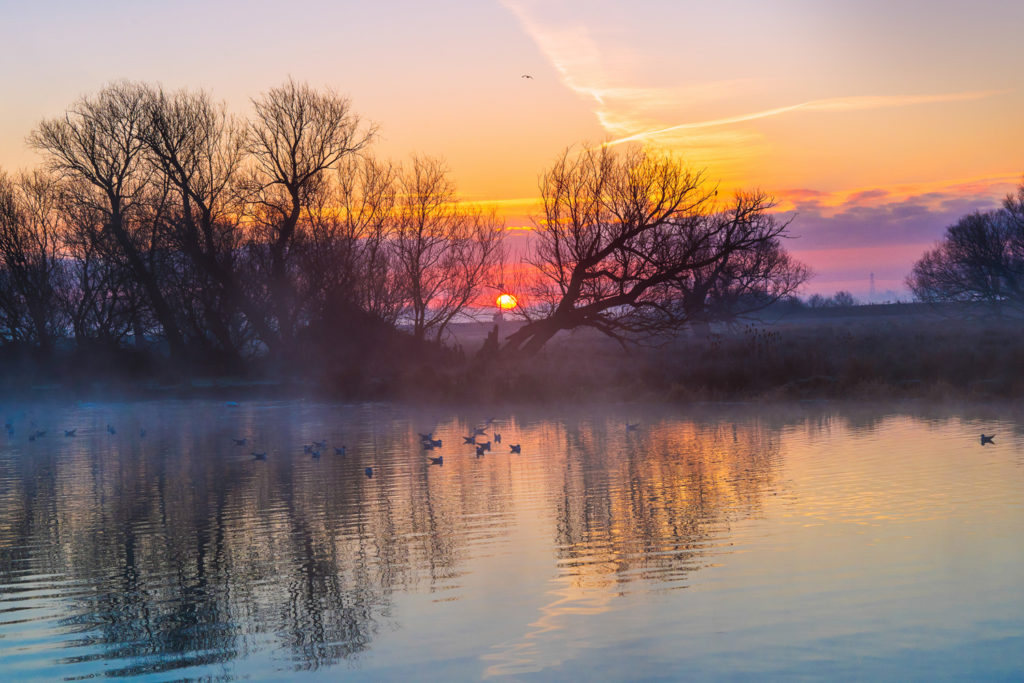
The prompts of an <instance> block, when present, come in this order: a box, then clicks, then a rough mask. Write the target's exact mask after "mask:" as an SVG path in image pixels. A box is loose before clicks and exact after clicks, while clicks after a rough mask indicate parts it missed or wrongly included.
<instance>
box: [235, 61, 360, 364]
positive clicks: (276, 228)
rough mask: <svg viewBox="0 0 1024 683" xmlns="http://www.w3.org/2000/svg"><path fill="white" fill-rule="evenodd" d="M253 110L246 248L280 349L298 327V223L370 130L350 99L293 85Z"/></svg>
mask: <svg viewBox="0 0 1024 683" xmlns="http://www.w3.org/2000/svg"><path fill="white" fill-rule="evenodd" d="M253 104H254V107H255V119H254V120H253V121H252V122H251V123H250V125H249V128H248V151H249V153H250V154H251V157H252V160H253V162H254V164H255V174H254V176H253V187H252V190H253V193H252V198H251V201H252V202H253V205H254V207H255V208H256V214H255V218H256V220H255V223H256V226H257V228H258V229H257V231H256V232H255V234H254V236H253V239H254V241H253V242H252V243H251V245H252V246H253V251H254V253H255V254H256V256H257V257H259V260H260V262H261V263H262V269H263V273H262V276H263V277H264V278H265V279H266V287H267V294H268V296H269V300H270V303H271V306H272V309H273V313H274V316H275V318H276V325H277V335H278V337H279V340H278V343H279V344H280V343H281V342H283V341H285V340H290V339H291V338H293V337H294V334H295V331H296V328H297V326H298V325H299V324H300V322H301V321H300V320H299V303H300V302H299V301H298V299H297V296H298V291H297V287H296V285H295V279H296V277H297V276H298V274H297V273H295V272H289V266H290V264H291V261H292V258H291V257H292V250H293V248H294V247H296V246H297V243H299V242H301V239H302V238H304V237H305V235H303V234H302V230H301V229H300V228H301V224H302V221H303V220H304V219H306V220H307V221H308V218H309V209H310V207H311V206H312V205H314V204H316V203H317V202H318V200H317V199H316V197H317V196H318V195H320V194H321V193H323V192H325V191H326V189H327V185H328V182H329V178H328V171H330V169H332V168H334V167H335V165H336V164H338V163H339V162H340V161H341V160H343V159H344V158H346V157H347V156H349V155H352V154H356V153H358V152H359V151H360V150H362V149H363V148H364V147H366V145H367V144H369V142H370V140H371V139H372V138H373V136H374V134H375V129H374V127H372V126H370V127H365V126H363V125H362V124H361V122H360V119H359V117H358V116H357V115H355V114H354V113H353V112H352V108H351V105H350V103H349V100H348V99H347V98H344V97H341V96H339V95H336V94H335V93H333V92H330V91H328V92H325V93H322V92H318V91H316V90H314V89H313V88H311V87H310V86H308V85H306V84H300V83H296V82H295V81H292V80H289V81H288V82H287V83H285V84H284V85H282V86H280V87H278V88H274V89H272V90H269V91H268V92H266V93H265V94H264V95H262V96H261V97H260V98H259V99H257V100H255V101H254V103H253ZM304 214H305V215H304Z"/></svg>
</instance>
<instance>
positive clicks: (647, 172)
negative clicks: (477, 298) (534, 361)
mask: <svg viewBox="0 0 1024 683" xmlns="http://www.w3.org/2000/svg"><path fill="white" fill-rule="evenodd" d="M716 194H717V191H715V190H714V189H713V188H709V187H708V186H707V184H706V183H705V181H704V178H703V175H702V174H700V173H691V172H690V171H688V170H687V169H686V168H685V167H684V166H683V165H682V164H681V163H680V162H678V161H677V160H675V159H673V158H671V157H668V156H661V155H657V154H653V153H649V152H645V151H641V150H635V149H634V150H631V151H629V152H626V153H625V154H623V155H621V156H620V155H618V154H616V153H615V152H614V151H612V150H611V149H610V148H607V147H601V148H599V149H587V150H584V151H582V152H580V153H579V154H577V155H576V156H571V155H570V153H569V152H566V153H565V154H563V155H562V157H561V158H559V159H558V161H557V162H556V163H555V164H554V166H553V167H552V168H551V169H550V170H549V171H548V172H547V173H546V174H545V175H544V177H543V178H542V181H541V196H542V199H543V203H544V213H543V215H542V216H541V218H540V219H539V220H537V221H536V245H537V247H536V257H535V258H534V259H532V261H531V263H532V264H533V265H534V266H535V267H536V269H537V271H538V273H539V280H538V282H537V284H536V285H535V286H534V287H533V288H532V291H531V292H530V293H529V294H530V296H529V299H530V301H531V305H530V306H524V307H523V308H522V312H521V314H522V315H524V316H525V317H526V318H527V324H526V325H524V326H523V327H521V328H520V329H519V330H517V331H516V332H514V333H513V334H512V335H510V336H509V338H508V340H507V341H506V344H505V347H504V348H505V350H506V351H508V352H524V353H533V352H536V351H537V350H539V349H540V348H541V347H542V346H543V345H544V344H545V343H546V342H547V341H548V340H549V339H550V338H551V337H552V336H554V335H555V334H556V333H557V332H559V331H560V330H567V329H573V328H577V327H592V328H595V329H597V330H599V331H601V332H603V333H604V334H607V335H609V336H611V337H613V338H615V339H617V340H619V341H620V342H622V343H625V342H626V341H627V340H629V339H638V338H645V337H647V338H649V337H651V336H663V335H667V334H670V333H672V332H674V331H677V330H679V329H680V328H682V327H683V326H685V325H687V324H689V323H691V322H696V321H707V320H709V319H712V318H716V317H718V316H722V315H727V314H729V315H731V311H732V310H735V309H732V306H733V305H734V304H736V303H738V302H740V301H742V302H743V307H744V309H745V310H748V311H749V310H753V309H754V308H756V307H757V306H759V305H767V303H770V301H771V300H774V299H776V298H778V297H780V296H783V295H785V294H787V293H789V292H791V291H793V290H795V288H796V287H797V286H798V285H799V284H800V283H801V282H802V281H803V279H805V277H806V269H803V267H802V266H799V265H798V264H796V263H795V262H793V261H792V260H790V259H789V258H788V257H786V258H780V255H781V254H782V252H781V251H780V249H781V248H780V246H779V240H780V239H781V238H782V237H784V236H785V235H786V228H787V224H786V223H785V222H779V221H777V220H776V219H775V218H774V217H773V216H772V215H771V214H770V213H769V211H768V210H769V209H770V207H771V202H770V201H769V200H768V199H767V198H766V197H764V196H763V195H760V194H740V195H737V197H736V198H735V201H734V203H733V205H732V206H731V207H730V208H729V209H727V210H724V211H722V210H719V209H718V208H717V206H716V204H715V196H716ZM755 291H756V292H758V293H759V294H761V295H766V296H762V297H761V301H760V302H757V297H747V296H746V294H749V293H751V292H755ZM755 302H757V303H755ZM726 312H728V313H726Z"/></svg>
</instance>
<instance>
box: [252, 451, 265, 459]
mask: <svg viewBox="0 0 1024 683" xmlns="http://www.w3.org/2000/svg"><path fill="white" fill-rule="evenodd" d="M252 457H253V458H254V459H256V460H266V459H267V452H266V451H264V452H262V453H257V452H256V451H253V452H252Z"/></svg>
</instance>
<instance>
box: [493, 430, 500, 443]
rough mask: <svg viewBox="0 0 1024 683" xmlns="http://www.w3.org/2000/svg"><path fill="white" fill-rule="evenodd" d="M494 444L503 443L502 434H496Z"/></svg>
mask: <svg viewBox="0 0 1024 683" xmlns="http://www.w3.org/2000/svg"><path fill="white" fill-rule="evenodd" d="M494 443H501V434H499V433H498V432H494Z"/></svg>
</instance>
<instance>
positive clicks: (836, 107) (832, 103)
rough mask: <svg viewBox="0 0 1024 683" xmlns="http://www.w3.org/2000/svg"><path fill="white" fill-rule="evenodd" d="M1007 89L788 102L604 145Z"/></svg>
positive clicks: (978, 96)
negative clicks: (805, 114)
mask: <svg viewBox="0 0 1024 683" xmlns="http://www.w3.org/2000/svg"><path fill="white" fill-rule="evenodd" d="M1006 92H1009V91H1008V90H981V91H974V92H962V93H945V94H939V95H864V96H860V97H833V98H828V99H823V100H810V101H807V102H801V103H799V104H791V105H789V106H786V107H776V108H775V109H765V110H764V111H758V112H754V113H751V114H740V115H739V116H728V117H725V118H721V119H711V120H709V121H696V122H694V123H680V124H677V125H675V126H668V127H667V128H656V129H654V130H648V131H644V132H642V133H634V134H633V135H627V136H625V137H621V138H617V139H615V140H609V141H608V142H606V143H604V145H605V146H606V147H610V146H612V145H619V144H622V143H624V142H632V141H633V140H642V139H643V138H648V137H651V136H654V135H661V134H663V133H670V132H672V131H676V130H693V129H696V128H711V127H714V126H726V125H729V124H732V123H742V122H744V121H754V120H756V119H766V118H769V117H772V116H779V115H780V114H787V113H789V112H791V111H798V110H804V111H856V110H861V109H880V108H883V107H905V106H910V105H915V104H933V103H936V102H962V101H966V100H980V99H983V98H986V97H991V96H993V95H1001V94H1003V93H1006Z"/></svg>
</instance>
